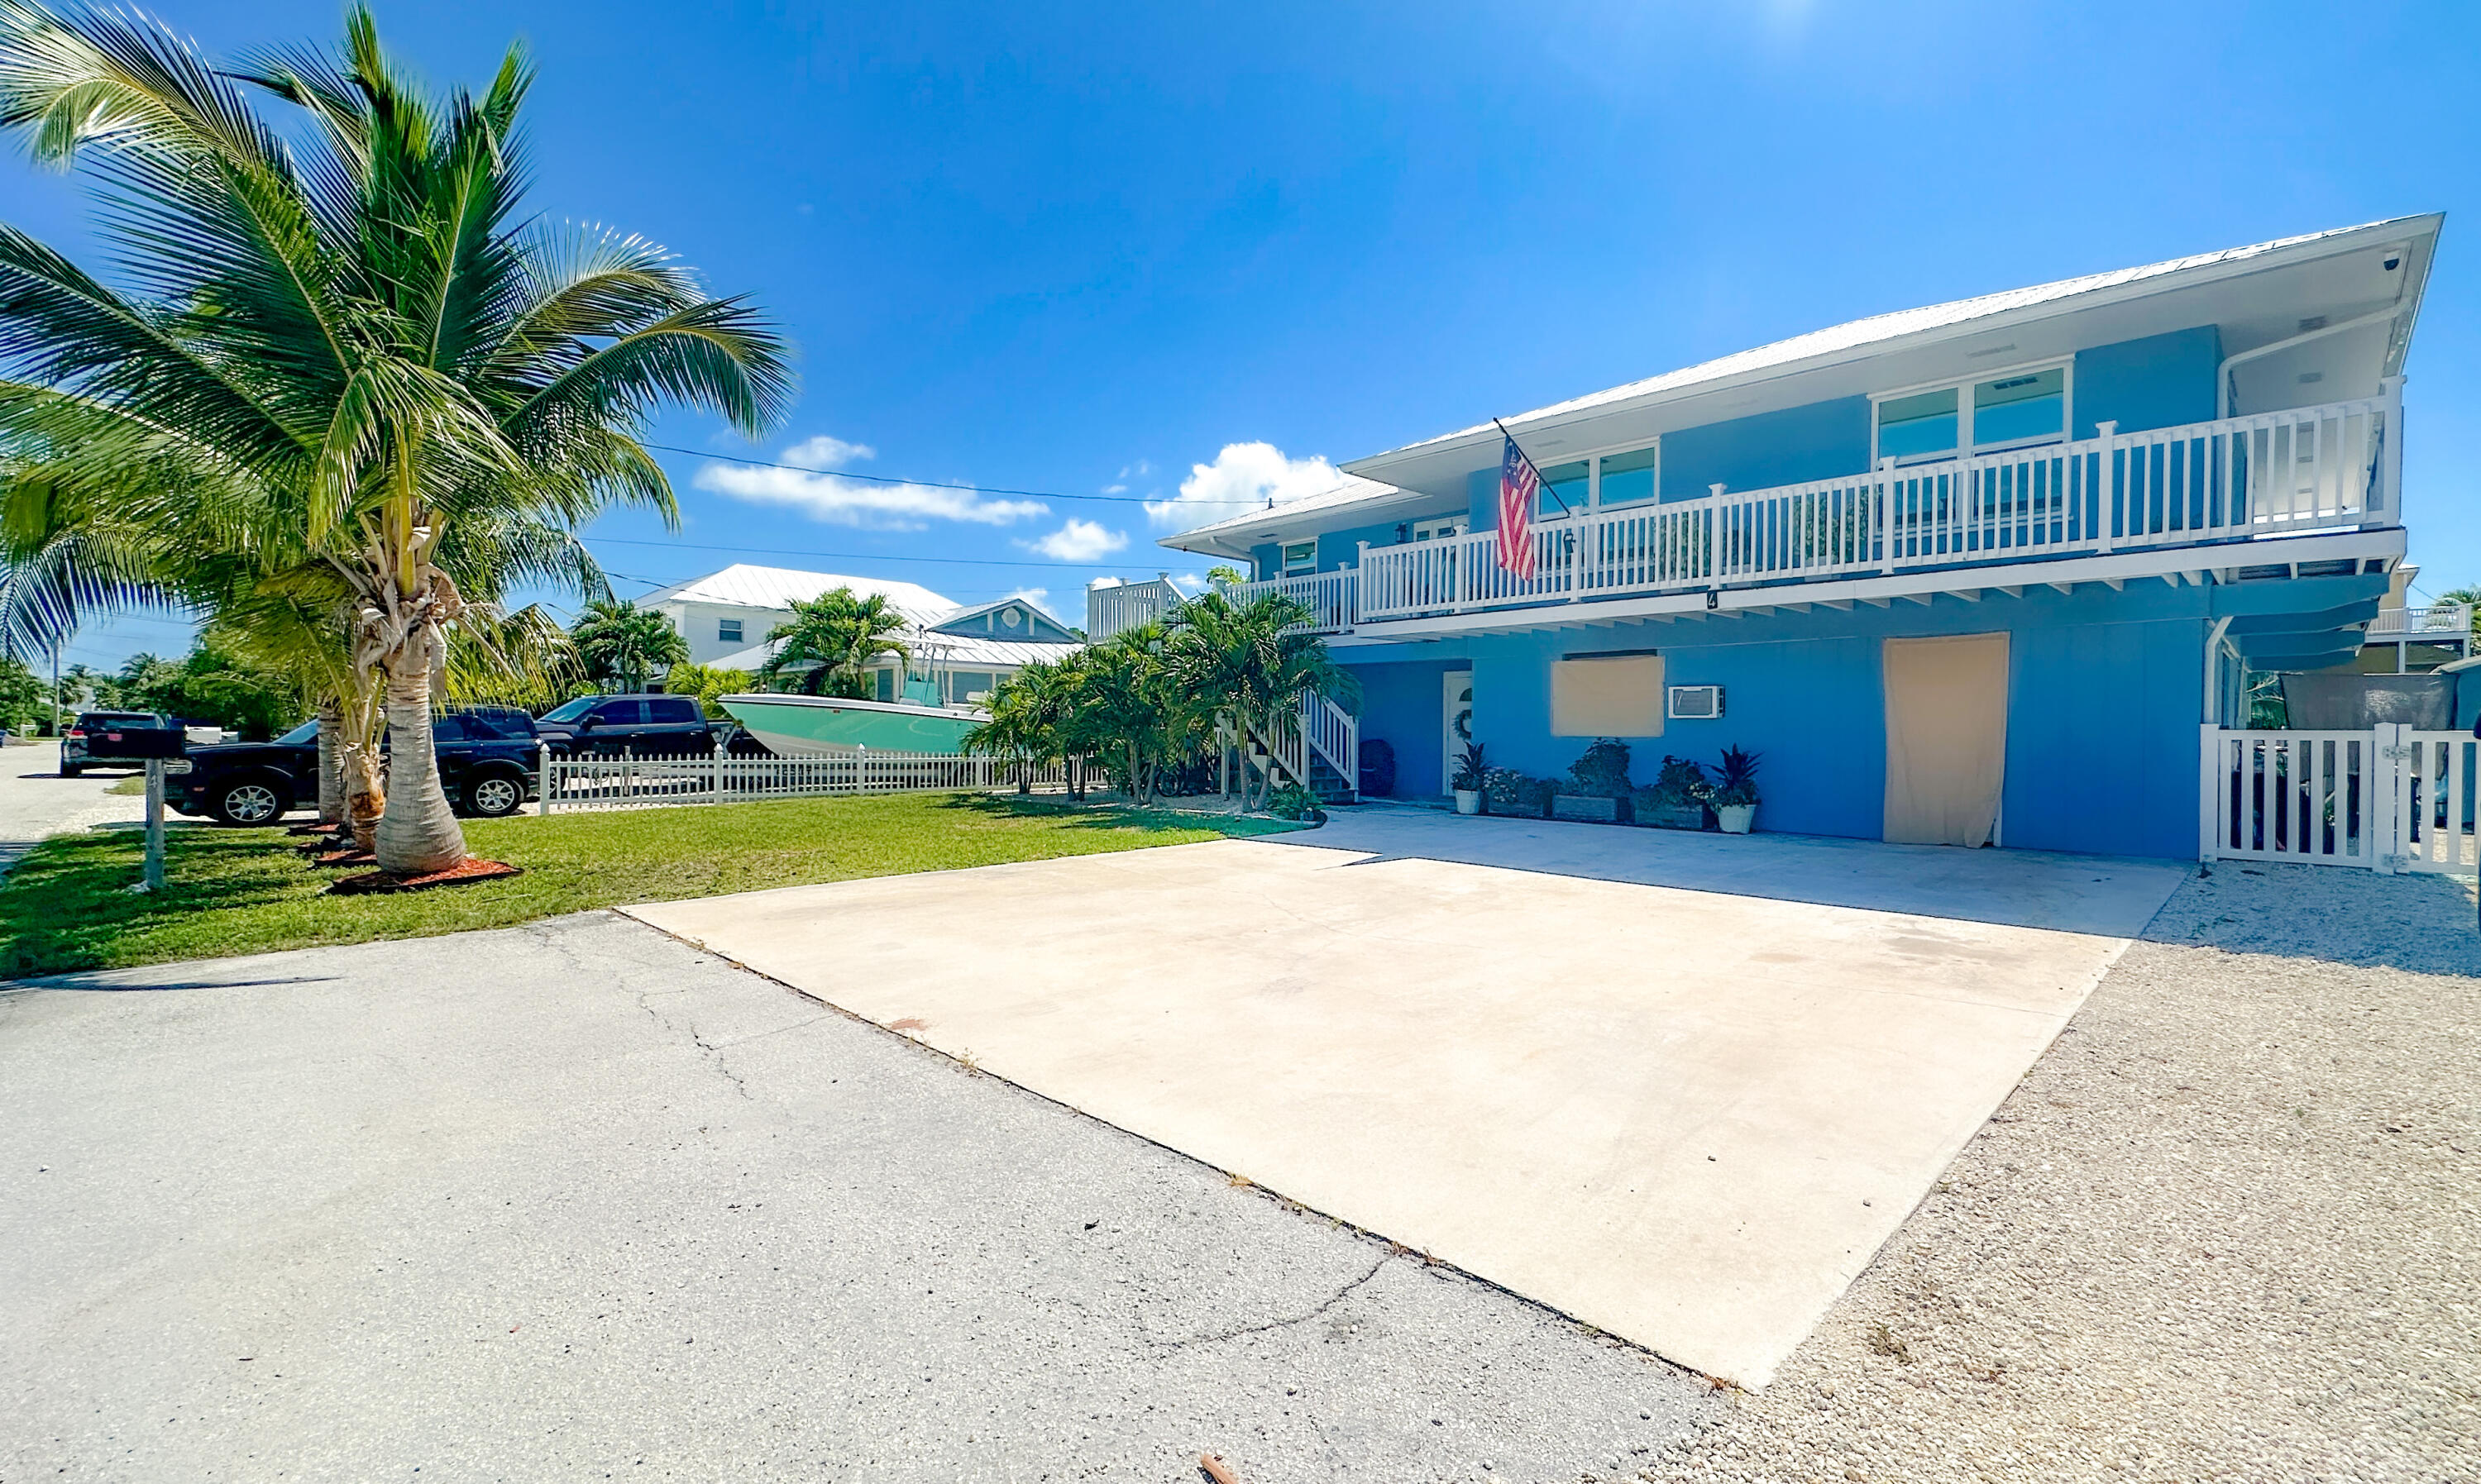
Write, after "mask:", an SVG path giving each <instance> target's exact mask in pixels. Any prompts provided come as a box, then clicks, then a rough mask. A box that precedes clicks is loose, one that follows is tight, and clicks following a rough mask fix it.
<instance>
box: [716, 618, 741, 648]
mask: <svg viewBox="0 0 2481 1484" xmlns="http://www.w3.org/2000/svg"><path fill="white" fill-rule="evenodd" d="M715 638H716V641H717V642H718V643H721V644H738V643H740V642H741V620H740V619H738V618H718V619H717V620H716V621H715Z"/></svg>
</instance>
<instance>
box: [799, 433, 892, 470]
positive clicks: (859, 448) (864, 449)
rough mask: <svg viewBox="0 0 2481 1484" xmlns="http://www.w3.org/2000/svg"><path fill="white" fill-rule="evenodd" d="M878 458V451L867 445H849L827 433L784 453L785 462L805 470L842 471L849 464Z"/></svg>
mask: <svg viewBox="0 0 2481 1484" xmlns="http://www.w3.org/2000/svg"><path fill="white" fill-rule="evenodd" d="M877 456H878V450H876V449H875V448H872V447H871V446H870V445H869V444H867V443H847V442H846V441H845V440H844V439H842V438H830V437H828V436H827V435H826V434H825V433H821V434H819V435H818V436H817V437H815V438H810V439H807V440H805V441H803V442H800V443H796V444H794V445H793V446H792V447H791V448H788V449H786V450H785V451H784V462H786V463H788V464H799V465H800V466H801V467H802V468H804V469H841V468H843V467H844V466H845V465H847V464H850V463H859V462H862V461H863V460H865V459H872V458H876V457H877Z"/></svg>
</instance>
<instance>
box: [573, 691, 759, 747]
mask: <svg viewBox="0 0 2481 1484" xmlns="http://www.w3.org/2000/svg"><path fill="white" fill-rule="evenodd" d="M535 736H537V737H540V738H541V739H542V740H543V742H546V743H548V744H549V745H550V747H551V750H552V751H553V752H555V753H559V754H562V755H578V756H592V757H618V756H619V755H620V754H621V753H623V752H627V753H631V754H634V755H635V756H638V757H641V758H642V757H661V756H666V755H672V754H678V753H684V752H693V753H697V754H699V755H700V756H703V755H705V754H707V753H709V752H712V751H714V750H715V743H716V729H715V724H714V723H713V722H710V721H708V720H707V719H706V713H705V712H703V711H700V710H699V709H698V703H697V697H696V696H693V695H581V696H579V697H578V698H577V699H576V700H573V701H570V702H567V703H566V704H564V705H560V706H555V707H553V708H552V709H551V710H549V711H547V712H544V713H543V714H542V716H540V717H539V718H537V719H536V720H535Z"/></svg>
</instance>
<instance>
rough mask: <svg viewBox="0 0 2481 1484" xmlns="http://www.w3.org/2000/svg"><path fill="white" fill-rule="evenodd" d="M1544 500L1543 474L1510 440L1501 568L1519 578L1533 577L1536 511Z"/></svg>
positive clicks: (1504, 466) (1503, 473) (1502, 490)
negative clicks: (1535, 505)
mask: <svg viewBox="0 0 2481 1484" xmlns="http://www.w3.org/2000/svg"><path fill="white" fill-rule="evenodd" d="M1541 498H1542V471H1541V470H1539V469H1536V468H1534V467H1533V460H1532V459H1530V458H1528V457H1526V456H1525V451H1524V450H1523V449H1521V448H1518V447H1517V446H1516V440H1515V439H1514V438H1509V439H1508V440H1507V451H1506V452H1505V453H1503V454H1502V455H1500V457H1499V564H1500V565H1501V566H1502V567H1505V568H1506V569H1507V570H1508V571H1510V572H1513V573H1515V574H1516V575H1517V576H1518V577H1520V578H1523V579H1525V580H1527V581H1528V582H1529V581H1531V580H1532V577H1533V508H1534V504H1535V502H1536V501H1538V500H1540V499H1541Z"/></svg>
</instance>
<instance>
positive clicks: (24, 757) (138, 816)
mask: <svg viewBox="0 0 2481 1484" xmlns="http://www.w3.org/2000/svg"><path fill="white" fill-rule="evenodd" d="M126 776H128V775H127V774H126V773H124V772H120V771H117V770H116V771H110V772H99V773H89V774H86V775H84V776H82V777H77V778H64V777H62V776H61V744H60V743H59V742H40V743H38V744H36V745H34V746H31V747H29V746H20V745H16V744H14V743H13V744H11V745H9V746H6V747H0V876H6V875H7V874H8V873H9V868H10V867H11V866H13V865H15V864H16V863H17V860H18V858H19V857H21V856H23V855H24V854H25V853H26V852H27V851H28V850H31V849H33V848H34V847H35V845H36V842H38V841H39V840H41V839H43V838H44V837H45V836H47V835H59V834H65V833H68V832H69V831H72V830H84V829H92V828H94V827H95V826H96V825H98V824H112V823H122V822H130V823H144V820H145V815H146V802H145V800H144V799H141V798H132V797H129V796H128V795H125V794H115V793H113V792H112V786H113V785H114V784H116V783H118V782H119V781H120V780H121V779H122V778H124V777H126Z"/></svg>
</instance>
